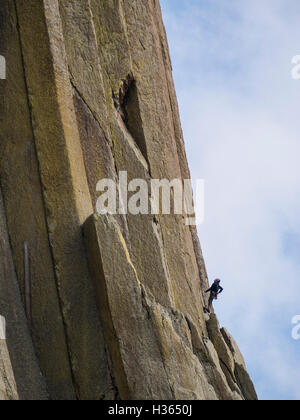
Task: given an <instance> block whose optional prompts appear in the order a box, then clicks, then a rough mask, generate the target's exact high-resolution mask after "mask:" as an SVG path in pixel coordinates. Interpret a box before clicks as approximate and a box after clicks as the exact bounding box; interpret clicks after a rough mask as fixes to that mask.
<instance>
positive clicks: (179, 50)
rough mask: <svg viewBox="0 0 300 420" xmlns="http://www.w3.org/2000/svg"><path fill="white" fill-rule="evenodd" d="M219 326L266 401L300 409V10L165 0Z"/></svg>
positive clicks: (221, 0)
mask: <svg viewBox="0 0 300 420" xmlns="http://www.w3.org/2000/svg"><path fill="white" fill-rule="evenodd" d="M160 1H161V7H162V11H163V16H164V22H165V26H166V30H167V35H168V40H169V46H170V52H171V57H172V64H173V72H174V79H175V85H176V90H177V95H178V101H179V106H180V112H181V119H182V126H183V131H184V136H185V143H186V149H187V155H188V160H189V165H190V168H191V173H192V177H193V178H194V179H204V180H205V219H204V223H203V224H202V225H201V226H199V228H198V231H199V237H200V241H201V245H202V248H203V253H204V257H205V260H206V264H207V270H208V275H209V277H210V279H211V280H213V279H214V278H216V277H218V278H221V280H222V285H223V287H224V293H223V295H222V296H221V297H220V299H219V300H218V301H217V302H216V304H215V309H216V312H217V314H218V317H219V320H220V322H221V324H222V325H223V326H225V327H226V328H227V329H228V330H229V331H230V332H231V333H232V334H233V336H234V337H235V339H236V340H237V342H238V344H239V346H240V348H241V350H242V352H243V354H244V356H245V359H246V363H247V367H248V370H249V372H250V374H251V377H252V379H253V381H254V383H255V387H256V390H257V392H258V395H259V398H260V399H271V400H283V399H288V400H299V399H300V340H295V339H293V338H292V328H293V325H292V318H293V317H294V316H296V315H300V303H299V302H300V291H299V279H300V258H299V254H300V252H299V251H300V217H299V215H300V169H299V167H300V165H299V160H300V141H299V134H300V116H299V103H300V80H294V79H293V78H292V75H291V71H292V68H293V65H292V58H293V57H294V56H295V55H299V54H300V31H299V17H300V2H299V1H298V0H264V1H263V2H262V1H260V0H251V1H249V0H160Z"/></svg>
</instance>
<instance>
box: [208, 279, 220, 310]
mask: <svg viewBox="0 0 300 420" xmlns="http://www.w3.org/2000/svg"><path fill="white" fill-rule="evenodd" d="M220 283H221V280H219V279H216V280H215V281H214V282H213V285H212V286H211V287H210V288H209V289H208V290H206V292H205V293H208V292H210V296H209V299H208V307H207V308H206V307H204V312H208V313H210V311H211V309H212V304H213V301H214V299H218V295H219V294H220V293H222V292H223V290H224V289H223V287H221V286H220Z"/></svg>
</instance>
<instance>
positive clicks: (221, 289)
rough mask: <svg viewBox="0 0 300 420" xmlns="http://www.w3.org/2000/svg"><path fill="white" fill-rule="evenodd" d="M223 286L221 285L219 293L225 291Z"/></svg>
mask: <svg viewBox="0 0 300 420" xmlns="http://www.w3.org/2000/svg"><path fill="white" fill-rule="evenodd" d="M223 290H224V289H223V287H221V286H219V294H220V293H222V292H223Z"/></svg>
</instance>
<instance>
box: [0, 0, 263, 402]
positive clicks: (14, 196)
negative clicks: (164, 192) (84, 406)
mask: <svg viewBox="0 0 300 420" xmlns="http://www.w3.org/2000/svg"><path fill="white" fill-rule="evenodd" d="M0 25H1V33H0V54H1V55H3V56H4V57H5V58H6V63H7V79H6V80H1V81H0V83H1V84H0V93H1V101H0V124H1V125H0V182H1V192H0V232H1V237H0V314H1V315H2V316H4V317H5V319H6V323H7V336H6V340H0V398H1V399H53V400H59V399H69V400H72V399H92V400H100V399H235V400H240V399H256V398H257V397H256V393H255V390H254V387H253V384H252V382H251V379H250V378H249V375H248V374H247V371H246V367H245V363H244V360H243V358H242V356H241V354H240V352H239V350H238V347H237V345H236V343H235V342H234V340H233V338H232V337H231V336H230V334H229V333H228V332H227V331H226V330H224V329H223V330H220V327H219V323H218V320H217V318H216V316H215V315H214V314H212V315H211V316H210V317H208V316H206V317H205V316H204V314H203V310H202V307H203V295H202V294H203V289H205V288H207V285H208V280H207V276H206V271H205V264H204V261H203V258H202V253H201V249H200V245H199V242H198V237H197V233H196V230H195V228H193V227H188V226H186V224H185V220H184V217H183V216H179V215H171V216H167V215H158V216H155V217H153V216H151V215H130V214H129V215H119V216H99V215H98V216H97V215H93V214H94V213H95V208H96V200H97V197H98V195H99V193H97V191H96V184H97V182H98V181H99V180H100V179H102V178H110V179H113V180H116V181H118V176H119V172H120V171H127V173H128V179H129V181H130V180H131V179H135V178H141V179H144V180H146V181H147V182H150V181H151V179H163V178H166V179H169V180H171V179H175V178H179V179H186V178H189V169H188V165H187V160H186V155H185V148H184V141H183V136H182V131H181V125H180V119H179V113H178V107H177V101H176V95H175V91H174V85H173V79H172V68H171V63H170V57H169V51H168V45H167V40H166V34H165V30H164V26H163V23H162V17H161V11H160V6H159V2H158V0H137V1H133V0H59V1H58V0H3V1H2V2H1V6H0ZM25 308H26V310H25ZM25 314H27V317H26V315H25Z"/></svg>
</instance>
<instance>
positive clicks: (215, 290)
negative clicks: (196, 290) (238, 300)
mask: <svg viewBox="0 0 300 420" xmlns="http://www.w3.org/2000/svg"><path fill="white" fill-rule="evenodd" d="M223 290H224V289H223V287H221V286H220V285H219V284H217V283H214V284H213V285H212V286H211V287H210V288H209V289H208V290H206V292H205V293H208V292H211V293H213V294H214V295H218V294H220V293H222V292H223Z"/></svg>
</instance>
